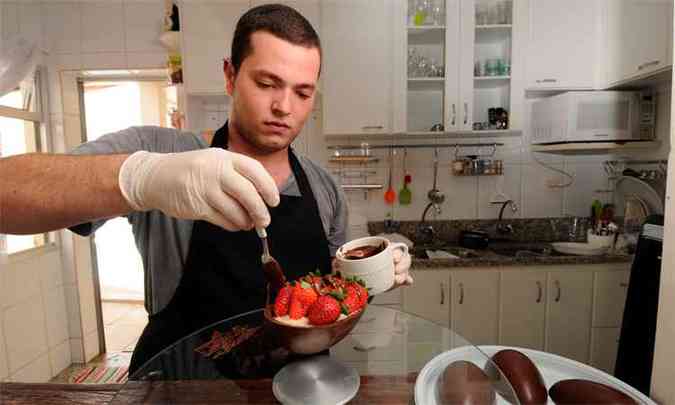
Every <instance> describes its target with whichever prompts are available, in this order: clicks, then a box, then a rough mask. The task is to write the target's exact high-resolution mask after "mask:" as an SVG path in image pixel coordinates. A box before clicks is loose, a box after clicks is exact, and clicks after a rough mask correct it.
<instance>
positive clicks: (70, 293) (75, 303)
mask: <svg viewBox="0 0 675 405" xmlns="http://www.w3.org/2000/svg"><path fill="white" fill-rule="evenodd" d="M63 292H64V295H65V299H66V309H67V311H68V335H69V336H70V337H71V338H81V337H82V324H81V319H82V317H81V316H80V298H79V294H78V292H77V286H70V285H67V286H65V287H64V289H63Z"/></svg>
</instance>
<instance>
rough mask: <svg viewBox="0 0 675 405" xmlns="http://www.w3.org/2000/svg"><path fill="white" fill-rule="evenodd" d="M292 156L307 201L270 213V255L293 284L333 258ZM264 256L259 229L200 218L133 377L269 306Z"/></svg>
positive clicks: (144, 339)
mask: <svg viewBox="0 0 675 405" xmlns="http://www.w3.org/2000/svg"><path fill="white" fill-rule="evenodd" d="M227 125H228V124H227V123H225V125H224V126H223V127H222V128H220V129H219V130H218V131H216V133H215V136H214V138H213V142H212V144H211V146H212V147H220V148H224V149H227V142H228V128H227ZM288 158H289V162H290V165H291V170H292V172H293V175H294V176H295V180H296V182H297V183H298V187H299V189H300V194H301V196H300V197H292V196H286V195H281V196H280V198H281V201H280V203H279V205H278V206H276V207H274V208H270V215H271V223H270V225H269V226H268V227H267V234H268V241H269V244H270V251H271V253H272V255H273V256H274V258H275V259H276V260H277V261H278V262H279V263H280V264H281V266H282V268H283V269H284V272H285V274H286V277H287V278H288V279H289V280H295V279H297V278H299V277H301V276H303V275H305V274H307V273H308V272H310V271H315V270H320V271H321V273H323V274H326V273H329V272H330V269H331V256H330V251H329V249H328V240H327V239H326V235H325V232H324V228H323V224H322V222H321V217H320V215H319V207H318V205H317V202H316V199H315V198H314V194H313V193H312V189H311V187H310V185H309V182H308V180H307V176H306V175H305V172H304V170H303V169H302V167H301V165H300V162H299V161H298V159H297V157H296V156H295V153H294V152H293V151H292V149H291V148H289V149H288ZM261 254H262V246H261V243H260V239H259V238H258V236H257V234H256V232H255V230H251V231H239V232H229V231H226V230H224V229H222V228H220V227H218V226H216V225H213V224H211V223H209V222H206V221H195V223H194V227H193V230H192V237H191V239H190V248H189V250H188V256H187V260H186V263H185V267H184V270H183V275H182V277H181V281H180V283H179V285H178V287H177V289H176V292H175V293H174V295H173V297H172V298H171V301H170V302H169V304H168V305H167V306H166V307H165V308H164V309H163V310H161V311H160V312H158V313H157V314H155V315H152V316H150V319H149V323H148V325H147V326H146V327H145V329H144V330H143V333H142V335H141V337H140V339H139V340H138V344H137V345H136V348H135V350H134V354H133V356H132V359H131V365H130V367H129V375H130V376H132V375H133V373H134V372H135V371H136V370H138V368H139V367H141V366H142V365H143V364H145V363H146V362H147V361H148V360H150V359H151V358H152V357H153V356H154V355H156V354H158V353H160V352H161V351H162V350H163V349H165V348H167V347H168V346H169V345H171V344H173V343H174V342H176V341H178V340H180V339H181V338H183V337H185V336H187V335H190V334H191V333H193V332H196V331H198V330H199V329H201V328H203V327H206V326H208V325H211V324H213V323H215V322H218V321H221V320H223V319H226V318H229V317H232V316H235V315H239V314H241V313H244V312H248V311H252V310H255V309H260V308H263V307H264V305H265V299H266V296H265V294H266V292H265V291H266V288H265V285H266V284H265V279H264V275H263V270H262V263H261ZM194 355H195V356H198V355H199V354H197V353H195V354H194Z"/></svg>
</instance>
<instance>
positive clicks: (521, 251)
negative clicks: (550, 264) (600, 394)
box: [488, 245, 569, 257]
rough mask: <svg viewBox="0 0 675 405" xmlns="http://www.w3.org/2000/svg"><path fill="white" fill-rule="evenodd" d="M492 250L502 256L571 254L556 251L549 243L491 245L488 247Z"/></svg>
mask: <svg viewBox="0 0 675 405" xmlns="http://www.w3.org/2000/svg"><path fill="white" fill-rule="evenodd" d="M488 249H489V250H491V251H492V252H494V253H495V254H497V255H500V256H507V257H526V256H569V255H567V254H565V253H560V252H557V251H555V250H554V249H553V248H552V247H551V246H549V245H535V246H527V245H524V246H518V245H515V246H490V247H489V248H488Z"/></svg>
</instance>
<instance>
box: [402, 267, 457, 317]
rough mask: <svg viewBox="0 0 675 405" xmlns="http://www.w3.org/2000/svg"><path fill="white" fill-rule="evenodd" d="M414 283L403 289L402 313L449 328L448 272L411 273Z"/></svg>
mask: <svg viewBox="0 0 675 405" xmlns="http://www.w3.org/2000/svg"><path fill="white" fill-rule="evenodd" d="M411 274H412V277H413V279H414V280H415V282H414V283H413V285H412V286H410V287H405V288H403V297H402V298H403V299H402V304H403V311H405V312H408V313H411V314H414V315H417V316H419V317H422V318H424V319H427V320H429V321H432V322H435V323H437V324H439V325H443V326H447V327H449V326H450V272H448V271H446V270H433V271H412V272H411Z"/></svg>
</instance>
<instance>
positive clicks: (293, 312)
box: [288, 294, 307, 319]
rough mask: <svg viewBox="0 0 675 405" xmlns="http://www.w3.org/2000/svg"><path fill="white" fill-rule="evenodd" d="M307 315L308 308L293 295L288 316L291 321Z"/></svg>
mask: <svg viewBox="0 0 675 405" xmlns="http://www.w3.org/2000/svg"><path fill="white" fill-rule="evenodd" d="M306 314H307V307H306V306H304V305H303V304H302V302H301V301H300V299H299V298H298V297H297V296H296V295H295V294H293V295H292V296H291V305H290V306H289V308H288V316H289V317H291V319H300V318H302V317H303V316H305V315H306Z"/></svg>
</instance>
